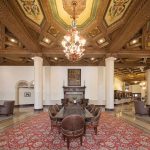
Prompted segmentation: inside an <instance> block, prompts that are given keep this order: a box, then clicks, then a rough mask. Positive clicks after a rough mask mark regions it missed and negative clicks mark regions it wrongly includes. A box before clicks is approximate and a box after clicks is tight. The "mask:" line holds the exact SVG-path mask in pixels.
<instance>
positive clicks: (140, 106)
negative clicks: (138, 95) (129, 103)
mask: <svg viewBox="0 0 150 150" xmlns="http://www.w3.org/2000/svg"><path fill="white" fill-rule="evenodd" d="M134 106H135V112H136V113H138V112H141V110H142V109H144V106H145V104H144V102H143V101H134Z"/></svg>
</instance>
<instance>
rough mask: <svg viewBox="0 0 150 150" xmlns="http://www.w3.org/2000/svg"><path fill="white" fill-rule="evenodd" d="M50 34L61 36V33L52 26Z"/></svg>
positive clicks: (49, 30)
mask: <svg viewBox="0 0 150 150" xmlns="http://www.w3.org/2000/svg"><path fill="white" fill-rule="evenodd" d="M48 33H49V34H51V35H52V36H54V37H56V36H57V35H58V34H59V31H57V30H56V29H55V28H54V27H53V26H50V27H49V29H48Z"/></svg>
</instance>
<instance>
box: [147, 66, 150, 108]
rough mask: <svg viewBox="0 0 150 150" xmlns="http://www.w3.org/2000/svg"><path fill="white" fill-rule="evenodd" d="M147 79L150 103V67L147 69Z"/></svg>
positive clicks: (148, 103)
mask: <svg viewBox="0 0 150 150" xmlns="http://www.w3.org/2000/svg"><path fill="white" fill-rule="evenodd" d="M146 79H147V100H146V101H147V105H150V69H148V70H147V71H146Z"/></svg>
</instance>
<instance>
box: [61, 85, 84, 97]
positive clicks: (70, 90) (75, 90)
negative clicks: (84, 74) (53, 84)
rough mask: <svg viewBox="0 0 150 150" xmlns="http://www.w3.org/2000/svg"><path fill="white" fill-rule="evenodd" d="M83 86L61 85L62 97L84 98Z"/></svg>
mask: <svg viewBox="0 0 150 150" xmlns="http://www.w3.org/2000/svg"><path fill="white" fill-rule="evenodd" d="M85 88H86V87H85V86H63V89H64V98H69V99H70V100H72V99H74V98H75V97H76V99H84V98H85Z"/></svg>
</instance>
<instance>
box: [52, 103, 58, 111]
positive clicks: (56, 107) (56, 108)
mask: <svg viewBox="0 0 150 150" xmlns="http://www.w3.org/2000/svg"><path fill="white" fill-rule="evenodd" d="M53 107H54V109H55V110H56V112H58V111H59V107H58V104H56V105H54V106H53Z"/></svg>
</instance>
